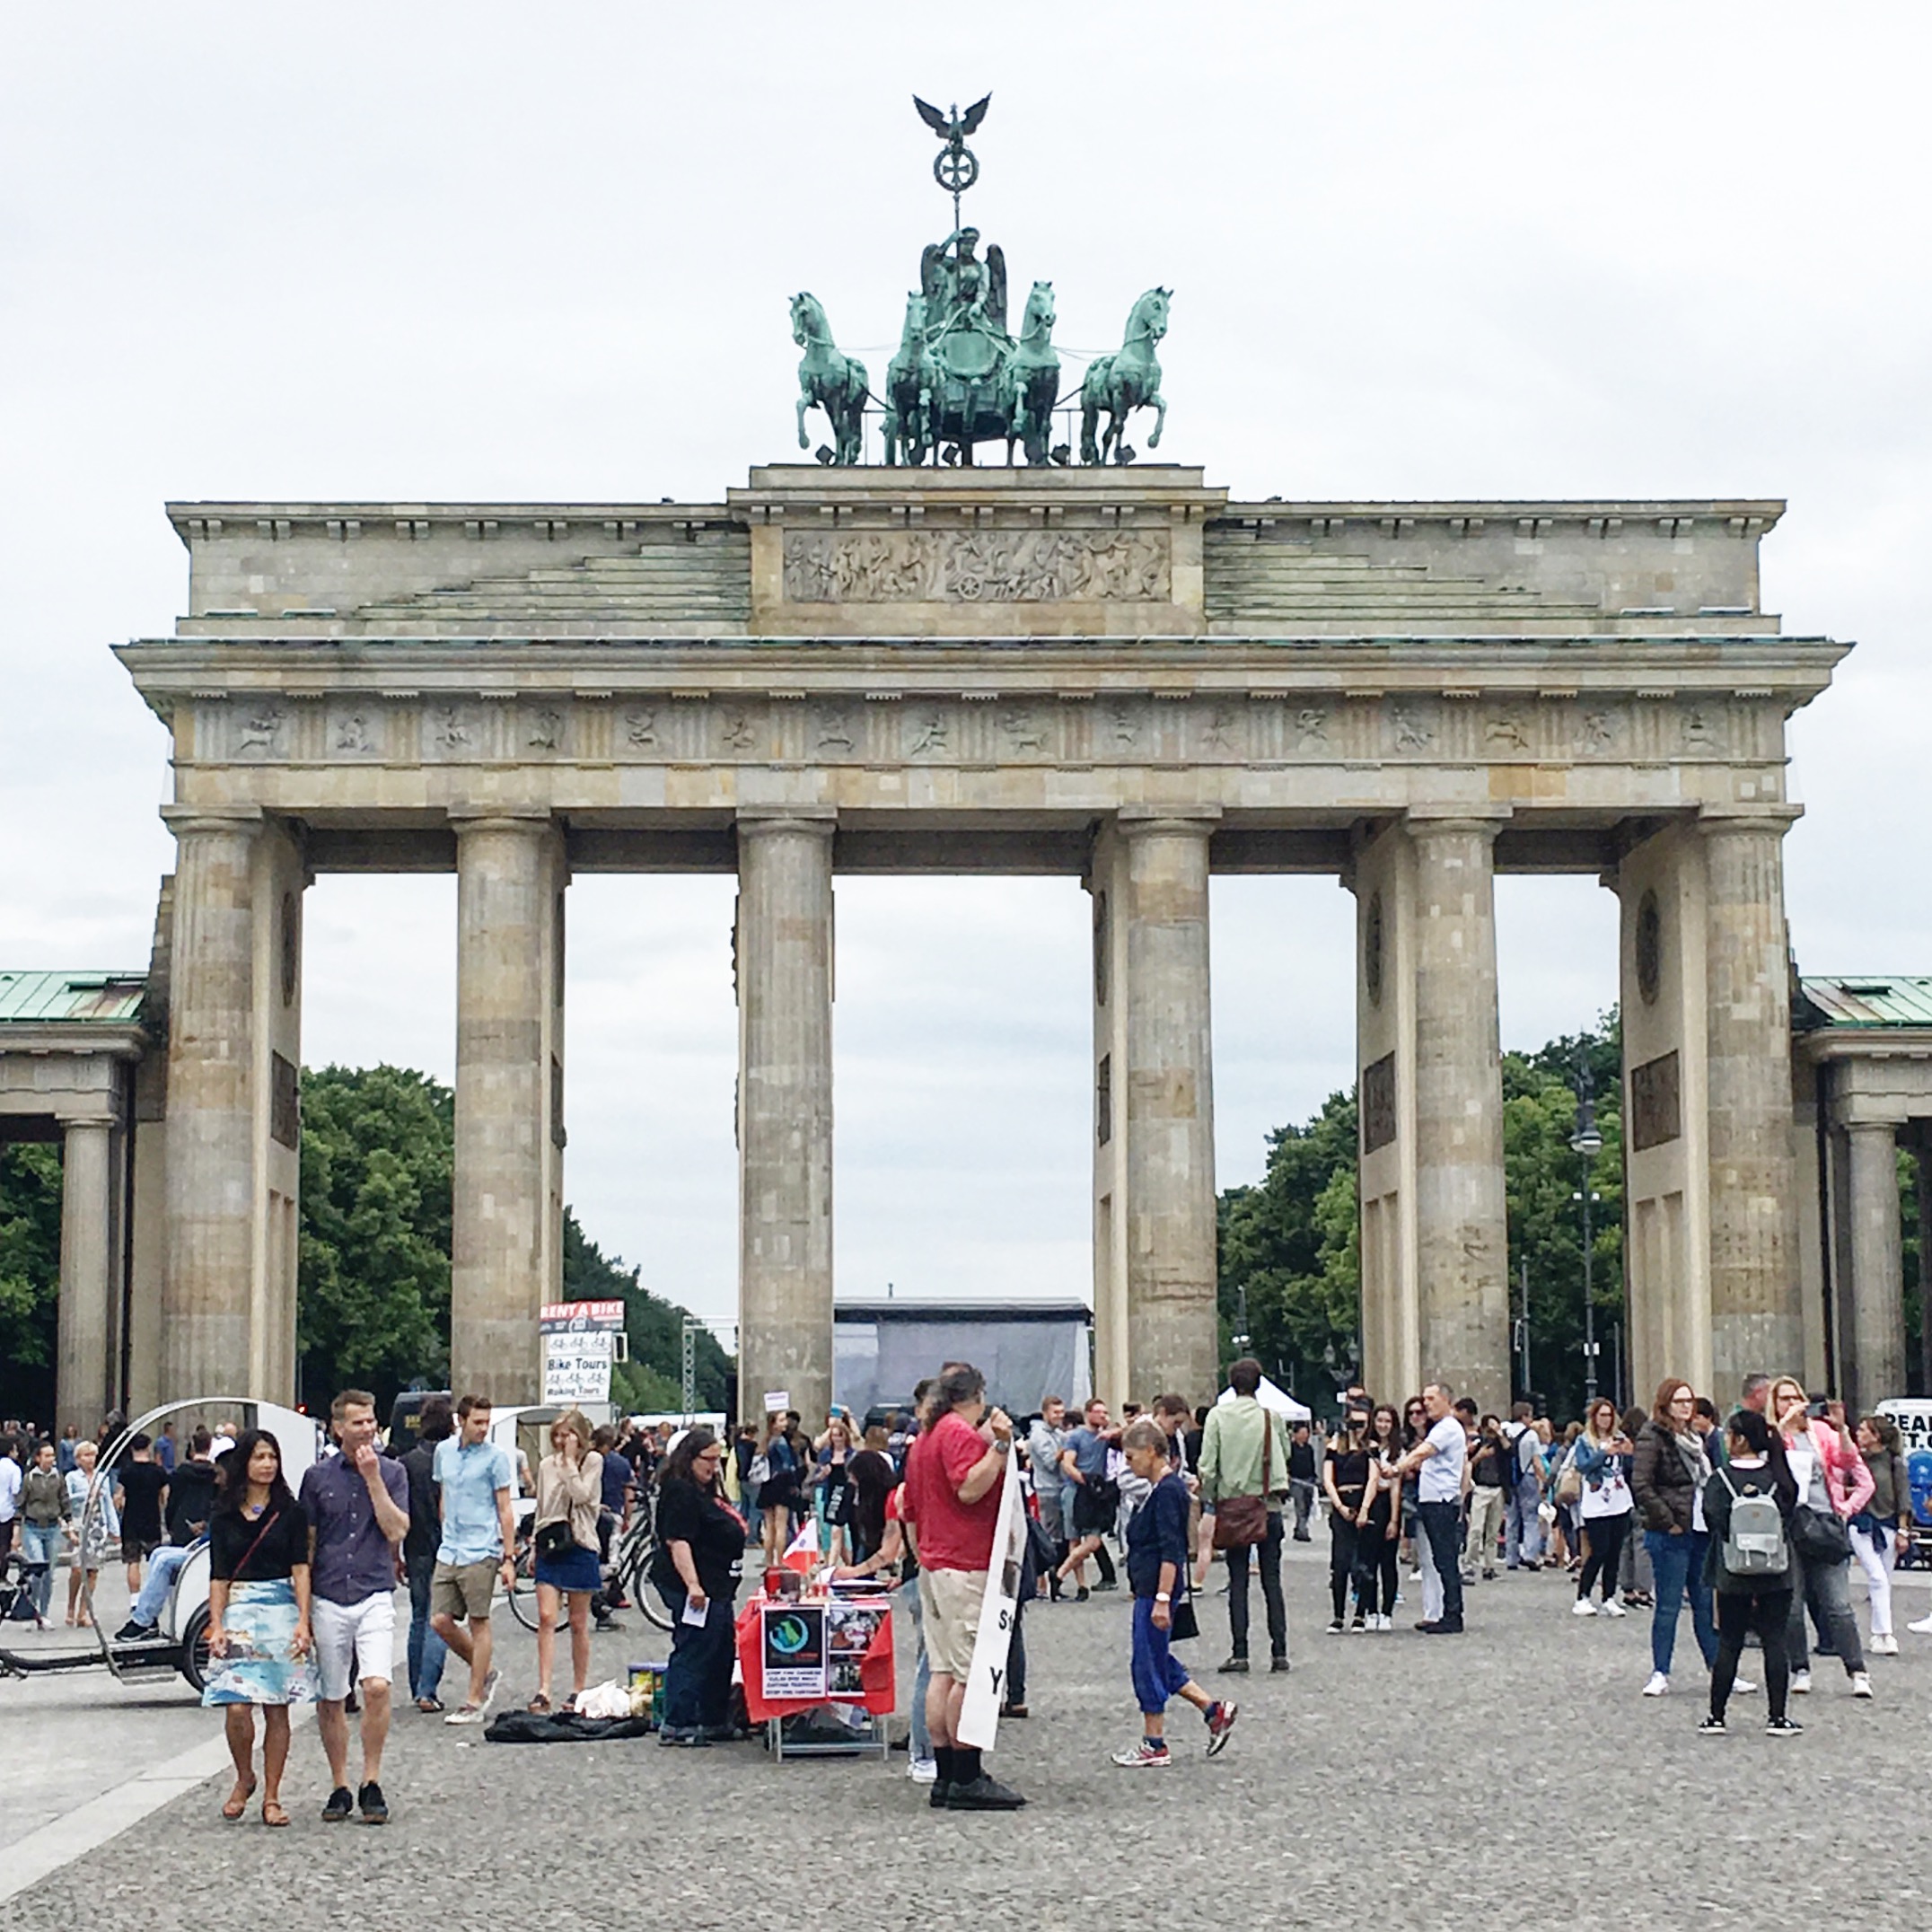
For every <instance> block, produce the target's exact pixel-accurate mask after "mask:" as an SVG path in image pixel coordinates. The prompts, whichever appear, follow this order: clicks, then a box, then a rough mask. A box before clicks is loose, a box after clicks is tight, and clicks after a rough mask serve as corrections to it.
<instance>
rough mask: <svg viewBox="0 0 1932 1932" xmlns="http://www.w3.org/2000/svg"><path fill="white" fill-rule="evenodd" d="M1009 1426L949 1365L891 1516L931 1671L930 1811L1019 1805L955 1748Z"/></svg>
mask: <svg viewBox="0 0 1932 1932" xmlns="http://www.w3.org/2000/svg"><path fill="white" fill-rule="evenodd" d="M1012 1453H1013V1424H1012V1422H1011V1420H1010V1419H1009V1418H1007V1416H1006V1413H1005V1412H1004V1411H1003V1410H1001V1409H990V1410H989V1409H988V1408H987V1405H986V1377H985V1376H984V1375H982V1374H980V1373H979V1370H978V1369H976V1368H974V1367H973V1366H971V1364H970V1363H966V1362H952V1363H948V1364H947V1365H946V1367H945V1370H944V1373H943V1374H941V1376H940V1378H939V1388H938V1392H937V1394H936V1396H935V1401H934V1420H933V1424H932V1427H930V1428H927V1429H925V1430H923V1431H922V1432H921V1433H920V1435H919V1436H918V1439H917V1440H916V1441H915V1442H914V1443H913V1445H912V1447H911V1450H910V1451H909V1453H908V1455H907V1457H906V1483H905V1492H904V1495H903V1497H902V1499H901V1502H900V1509H901V1512H902V1514H903V1515H904V1517H905V1520H906V1521H907V1523H908V1524H909V1525H910V1527H911V1530H912V1533H913V1538H914V1542H915V1547H916V1550H917V1552H918V1559H919V1604H920V1614H921V1620H922V1623H923V1627H924V1629H925V1633H926V1657H927V1660H928V1662H929V1663H930V1664H931V1666H932V1682H931V1684H930V1687H929V1689H928V1690H927V1692H926V1726H927V1729H928V1730H929V1731H930V1733H931V1734H932V1741H933V1756H934V1758H935V1760H936V1761H937V1763H938V1766H939V1777H938V1779H937V1781H936V1782H935V1784H934V1786H933V1795H932V1800H931V1803H932V1808H933V1809H934V1810H935V1811H1017V1810H1018V1809H1019V1807H1020V1806H1021V1805H1023V1804H1025V1802H1026V1800H1025V1799H1024V1798H1023V1797H1022V1796H1020V1794H1019V1793H1018V1792H1017V1791H1013V1790H1009V1789H1008V1788H1007V1787H1006V1786H1005V1785H1003V1784H1001V1783H999V1782H998V1780H997V1779H996V1778H991V1777H989V1776H988V1774H987V1771H986V1770H985V1768H984V1766H983V1765H982V1764H981V1763H980V1761H979V1751H978V1750H977V1749H975V1748H974V1747H972V1746H970V1745H967V1744H962V1743H960V1742H959V1723H960V1713H961V1710H962V1707H963V1706H964V1704H965V1701H966V1680H967V1678H968V1677H969V1676H970V1674H971V1671H972V1653H973V1645H974V1643H975V1642H976V1640H977V1639H978V1638H979V1611H980V1608H981V1606H982V1604H983V1603H985V1601H986V1585H987V1576H988V1572H989V1571H990V1570H991V1568H992V1567H993V1556H994V1546H995V1544H996V1542H997V1540H998V1534H999V1526H1000V1501H1001V1497H1002V1495H1003V1493H1004V1486H1005V1481H1006V1459H1007V1458H1008V1456H1010V1455H1011V1454H1012Z"/></svg>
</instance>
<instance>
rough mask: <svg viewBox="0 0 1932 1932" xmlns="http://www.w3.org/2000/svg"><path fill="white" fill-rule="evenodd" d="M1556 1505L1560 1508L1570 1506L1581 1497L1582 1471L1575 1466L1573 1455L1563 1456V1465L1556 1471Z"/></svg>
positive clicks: (1580, 1499)
mask: <svg viewBox="0 0 1932 1932" xmlns="http://www.w3.org/2000/svg"><path fill="white" fill-rule="evenodd" d="M1556 1496H1557V1506H1558V1507H1559V1508H1561V1509H1568V1508H1570V1507H1572V1506H1574V1505H1575V1504H1576V1503H1578V1502H1580V1501H1582V1499H1583V1471H1581V1470H1580V1469H1578V1468H1577V1467H1576V1459H1575V1457H1574V1456H1565V1457H1564V1458H1563V1467H1562V1468H1561V1469H1559V1471H1557V1490H1556Z"/></svg>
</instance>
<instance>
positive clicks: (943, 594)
mask: <svg viewBox="0 0 1932 1932" xmlns="http://www.w3.org/2000/svg"><path fill="white" fill-rule="evenodd" d="M1171 566H1172V554H1171V551H1170V549H1169V541H1168V536H1167V533H1166V531H1032V530H993V531H966V532H961V533H959V534H953V533H950V532H945V531H931V530H915V531H893V530H884V531H836V532H835V531H788V532H787V533H786V538H785V596H786V602H790V603H829V604H836V603H1114V602H1158V603H1165V602H1169V601H1170V600H1171V598H1172V567H1171Z"/></svg>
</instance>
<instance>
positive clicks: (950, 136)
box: [912, 94, 993, 145]
mask: <svg viewBox="0 0 1932 1932" xmlns="http://www.w3.org/2000/svg"><path fill="white" fill-rule="evenodd" d="M912 104H913V106H914V107H916V108H917V109H918V110H919V119H921V120H922V121H924V122H925V123H926V126H927V127H930V128H931V129H932V130H933V132H934V133H935V135H937V136H939V138H940V139H941V140H942V141H950V142H952V143H953V144H954V145H958V144H959V143H960V142H962V141H963V140H964V139H965V138H966V136H968V135H970V134H977V133H979V123H980V122H981V121H983V120H984V119H986V110H988V108H989V107H990V106H991V105H992V104H993V97H992V95H991V94H988V95H986V96H985V97H984V98H983V99H981V100H979V101H974V102H973V104H972V105H971V106H970V108H968V109H967V110H966V111H965V112H964V113H963V114H962V113H961V112H960V110H958V109H957V108H954V109H953V111H952V112H951V113H950V114H949V113H947V112H946V111H945V110H944V109H943V108H935V106H934V105H933V104H932V102H931V101H921V100H920V99H919V97H918V95H917V94H915V95H913V97H912Z"/></svg>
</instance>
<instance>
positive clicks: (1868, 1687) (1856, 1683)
mask: <svg viewBox="0 0 1932 1932" xmlns="http://www.w3.org/2000/svg"><path fill="white" fill-rule="evenodd" d="M1851 1694H1852V1696H1854V1697H1870V1696H1871V1694H1872V1680H1871V1679H1870V1678H1869V1677H1868V1676H1867V1675H1866V1673H1864V1672H1863V1671H1854V1672H1853V1673H1851Z"/></svg>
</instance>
